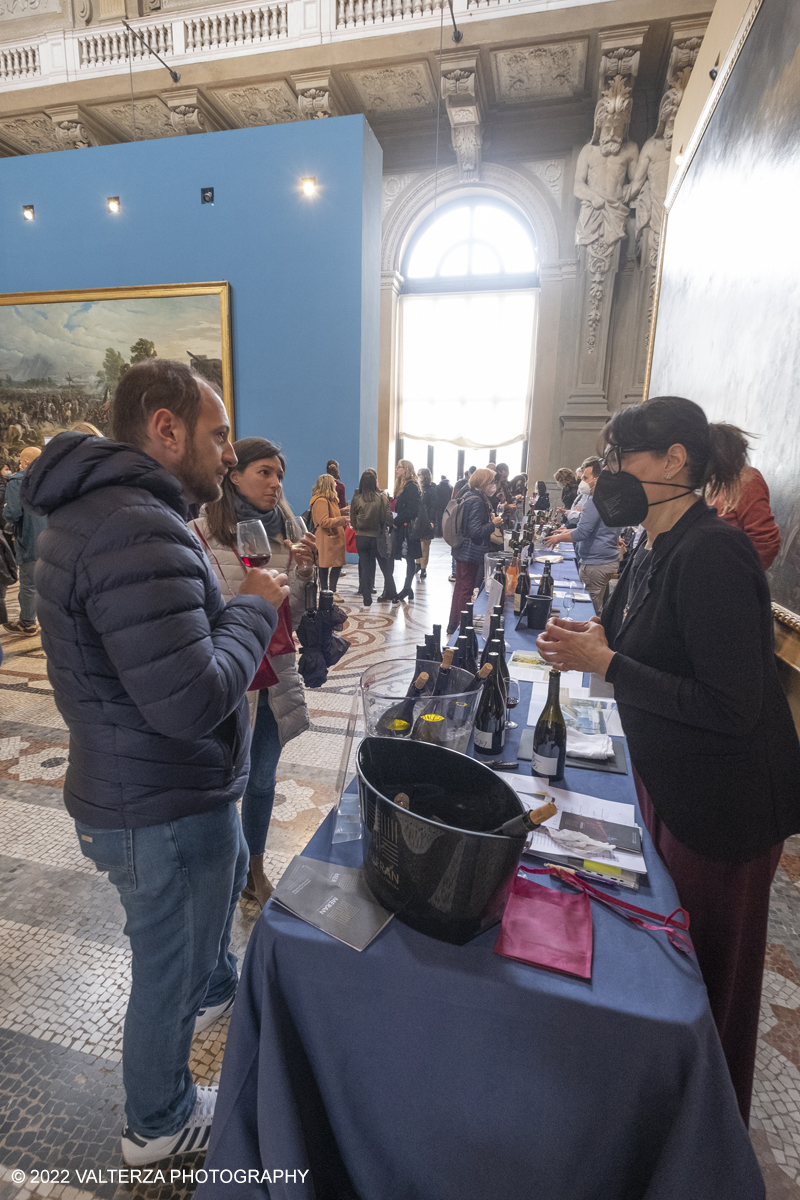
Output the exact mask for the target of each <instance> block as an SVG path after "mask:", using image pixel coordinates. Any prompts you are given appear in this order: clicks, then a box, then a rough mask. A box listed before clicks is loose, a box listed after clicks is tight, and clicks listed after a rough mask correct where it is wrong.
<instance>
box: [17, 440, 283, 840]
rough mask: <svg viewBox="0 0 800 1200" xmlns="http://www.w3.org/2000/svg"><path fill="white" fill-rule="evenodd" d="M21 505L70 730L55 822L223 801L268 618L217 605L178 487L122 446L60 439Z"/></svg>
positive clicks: (238, 785)
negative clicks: (41, 525) (30, 517)
mask: <svg viewBox="0 0 800 1200" xmlns="http://www.w3.org/2000/svg"><path fill="white" fill-rule="evenodd" d="M23 499H24V501H25V503H26V504H27V505H28V506H29V507H30V508H32V509H34V511H36V512H39V513H45V514H46V515H47V516H48V518H49V520H48V527H47V529H46V530H45V532H44V533H43V534H42V535H41V537H40V539H39V544H38V547H37V549H38V554H39V559H38V562H37V565H36V591H37V593H38V601H37V616H38V617H39V620H40V622H41V626H42V644H43V645H44V648H45V651H46V653H47V667H48V674H49V676H50V681H51V683H52V684H53V688H54V692H55V701H56V704H57V705H58V708H59V711H60V712H61V715H62V716H63V718H64V720H65V721H66V723H67V725H68V727H69V731H70V750H69V767H68V769H67V778H66V783H65V786H64V801H65V803H66V806H67V809H68V811H69V813H70V815H71V816H72V817H74V818H75V819H76V820H78V821H83V822H85V823H86V824H88V825H95V826H98V827H100V828H105V829H121V828H134V827H137V826H143V825H160V824H162V823H165V822H167V821H173V820H176V819H178V818H179V817H186V816H190V815H193V814H195V813H201V812H207V811H209V810H210V809H214V808H219V807H221V806H222V805H224V804H227V803H228V802H230V801H232V800H235V799H237V797H239V796H240V795H241V794H242V792H243V790H244V786H245V783H246V781H247V771H248V748H249V737H248V718H247V701H246V700H245V689H246V688H247V687H248V685H249V684H250V682H251V680H252V679H253V677H254V675H255V673H256V671H257V669H258V666H259V664H260V663H261V660H262V658H263V657H264V652H265V651H266V648H267V645H268V644H269V641H270V638H271V637H272V634H273V632H274V630H275V626H276V624H277V613H276V611H275V609H274V607H273V606H272V605H271V604H269V603H268V602H267V601H266V600H263V599H262V598H261V597H260V596H237V597H236V599H234V600H231V602H230V604H228V605H227V606H226V605H225V602H224V601H223V599H222V596H221V595H220V590H219V585H218V584H217V581H216V579H215V578H214V575H213V574H212V572H211V568H210V567H209V565H208V560H207V558H206V556H205V554H204V553H203V549H202V546H201V545H200V542H199V540H198V539H197V538H196V537H195V535H194V534H193V533H192V531H191V530H190V529H188V528H187V526H186V524H185V521H184V518H185V514H186V505H185V502H184V499H183V493H182V490H181V486H180V483H179V482H178V480H177V479H175V478H174V476H172V475H170V474H169V473H168V472H167V471H165V470H164V469H163V467H161V466H159V464H158V463H157V462H156V461H155V460H154V459H152V458H150V457H149V455H147V454H144V453H143V452H142V451H140V450H137V449H136V448H134V447H133V446H125V445H122V444H121V443H119V442H112V441H108V440H105V439H103V440H101V439H99V438H94V437H90V436H88V435H86V434H81V433H61V434H59V435H58V436H57V437H55V438H53V440H52V441H51V442H50V443H49V445H48V446H47V447H46V449H45V451H44V453H43V454H42V455H41V457H40V458H38V459H37V460H36V462H35V463H34V464H33V466H31V467H30V468H29V469H28V471H27V472H26V478H25V483H24V487H23Z"/></svg>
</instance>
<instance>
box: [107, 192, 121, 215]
mask: <svg viewBox="0 0 800 1200" xmlns="http://www.w3.org/2000/svg"><path fill="white" fill-rule="evenodd" d="M119 208H120V204H119V196H109V197H108V211H109V212H119Z"/></svg>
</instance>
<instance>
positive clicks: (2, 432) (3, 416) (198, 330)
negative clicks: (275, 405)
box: [0, 283, 233, 469]
mask: <svg viewBox="0 0 800 1200" xmlns="http://www.w3.org/2000/svg"><path fill="white" fill-rule="evenodd" d="M229 293H230V285H229V284H228V283H186V284H165V285H154V286H152V287H130V288H100V289H93V290H88V291H76V292H17V293H13V294H6V295H0V460H5V461H6V462H8V463H9V465H10V466H12V467H13V468H14V469H16V466H17V463H18V460H19V455H20V452H21V451H22V450H23V449H24V447H25V446H42V445H44V443H45V441H46V440H48V439H49V438H51V437H54V436H55V434H57V433H59V432H61V430H64V429H70V428H71V427H72V426H73V425H74V424H75V423H76V422H78V421H88V422H89V423H90V424H92V425H96V426H97V428H98V429H99V430H100V431H101V433H104V434H106V435H108V434H110V423H111V402H112V400H113V398H114V391H115V388H116V386H117V384H118V382H119V380H120V377H121V376H122V375H123V374H124V373H125V371H127V370H128V368H129V367H130V366H131V365H132V364H133V363H136V362H141V361H142V360H143V359H146V358H154V357H158V358H172V359H176V360H177V361H178V362H182V363H185V364H186V365H187V366H191V367H192V368H193V369H194V370H195V371H196V372H197V373H198V375H202V376H204V377H205V378H206V379H208V380H209V381H210V382H211V383H212V384H213V385H214V386H215V387H216V388H217V390H218V391H219V392H220V394H221V396H222V398H223V400H224V402H225V407H226V409H227V411H228V415H229V417H230V421H231V429H233V386H232V384H233V380H232V368H231V345H230V294H229ZM232 436H233V435H232Z"/></svg>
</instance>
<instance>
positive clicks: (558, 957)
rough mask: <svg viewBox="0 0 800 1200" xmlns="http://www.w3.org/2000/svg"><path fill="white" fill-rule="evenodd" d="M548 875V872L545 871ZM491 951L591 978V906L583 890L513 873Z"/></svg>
mask: <svg viewBox="0 0 800 1200" xmlns="http://www.w3.org/2000/svg"><path fill="white" fill-rule="evenodd" d="M546 873H547V874H549V872H546ZM494 950H495V954H503V955H504V956H505V957H506V958H515V959H518V960H519V961H520V962H525V963H531V964H532V965H533V966H535V967H545V968H546V969H547V970H548V971H558V972H560V973H561V974H562V975H576V976H577V977H578V978H579V979H591V978H592V910H591V905H590V904H589V897H588V896H587V895H586V893H585V892H583V891H581V892H578V893H577V894H576V893H575V892H562V891H559V890H557V889H556V888H549V887H544V886H543V885H542V884H541V883H534V881H533V880H532V879H523V878H522V876H519V875H518V876H517V878H516V879H515V880H514V884H513V887H512V888H511V895H510V896H509V898H508V903H507V904H506V909H505V912H504V913H503V923H502V925H501V926H500V936H499V937H498V939H497V942H496V943H495V947H494Z"/></svg>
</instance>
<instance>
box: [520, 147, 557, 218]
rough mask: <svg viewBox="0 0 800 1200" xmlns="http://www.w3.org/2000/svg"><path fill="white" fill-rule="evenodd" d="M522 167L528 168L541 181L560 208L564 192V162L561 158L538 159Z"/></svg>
mask: <svg viewBox="0 0 800 1200" xmlns="http://www.w3.org/2000/svg"><path fill="white" fill-rule="evenodd" d="M522 165H523V166H524V167H527V169H528V170H529V171H530V172H531V173H532V174H533V175H535V176H536V178H537V179H541V181H542V183H543V184H545V186H546V187H547V189H548V190H549V192H550V194H551V195H552V197H553V199H554V200H555V202H556V204H557V205H558V206H559V208H560V207H561V199H562V195H563V190H564V163H563V161H562V160H561V159H560V158H545V159H541V160H538V159H537V160H536V161H535V162H526V163H523V164H522Z"/></svg>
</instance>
